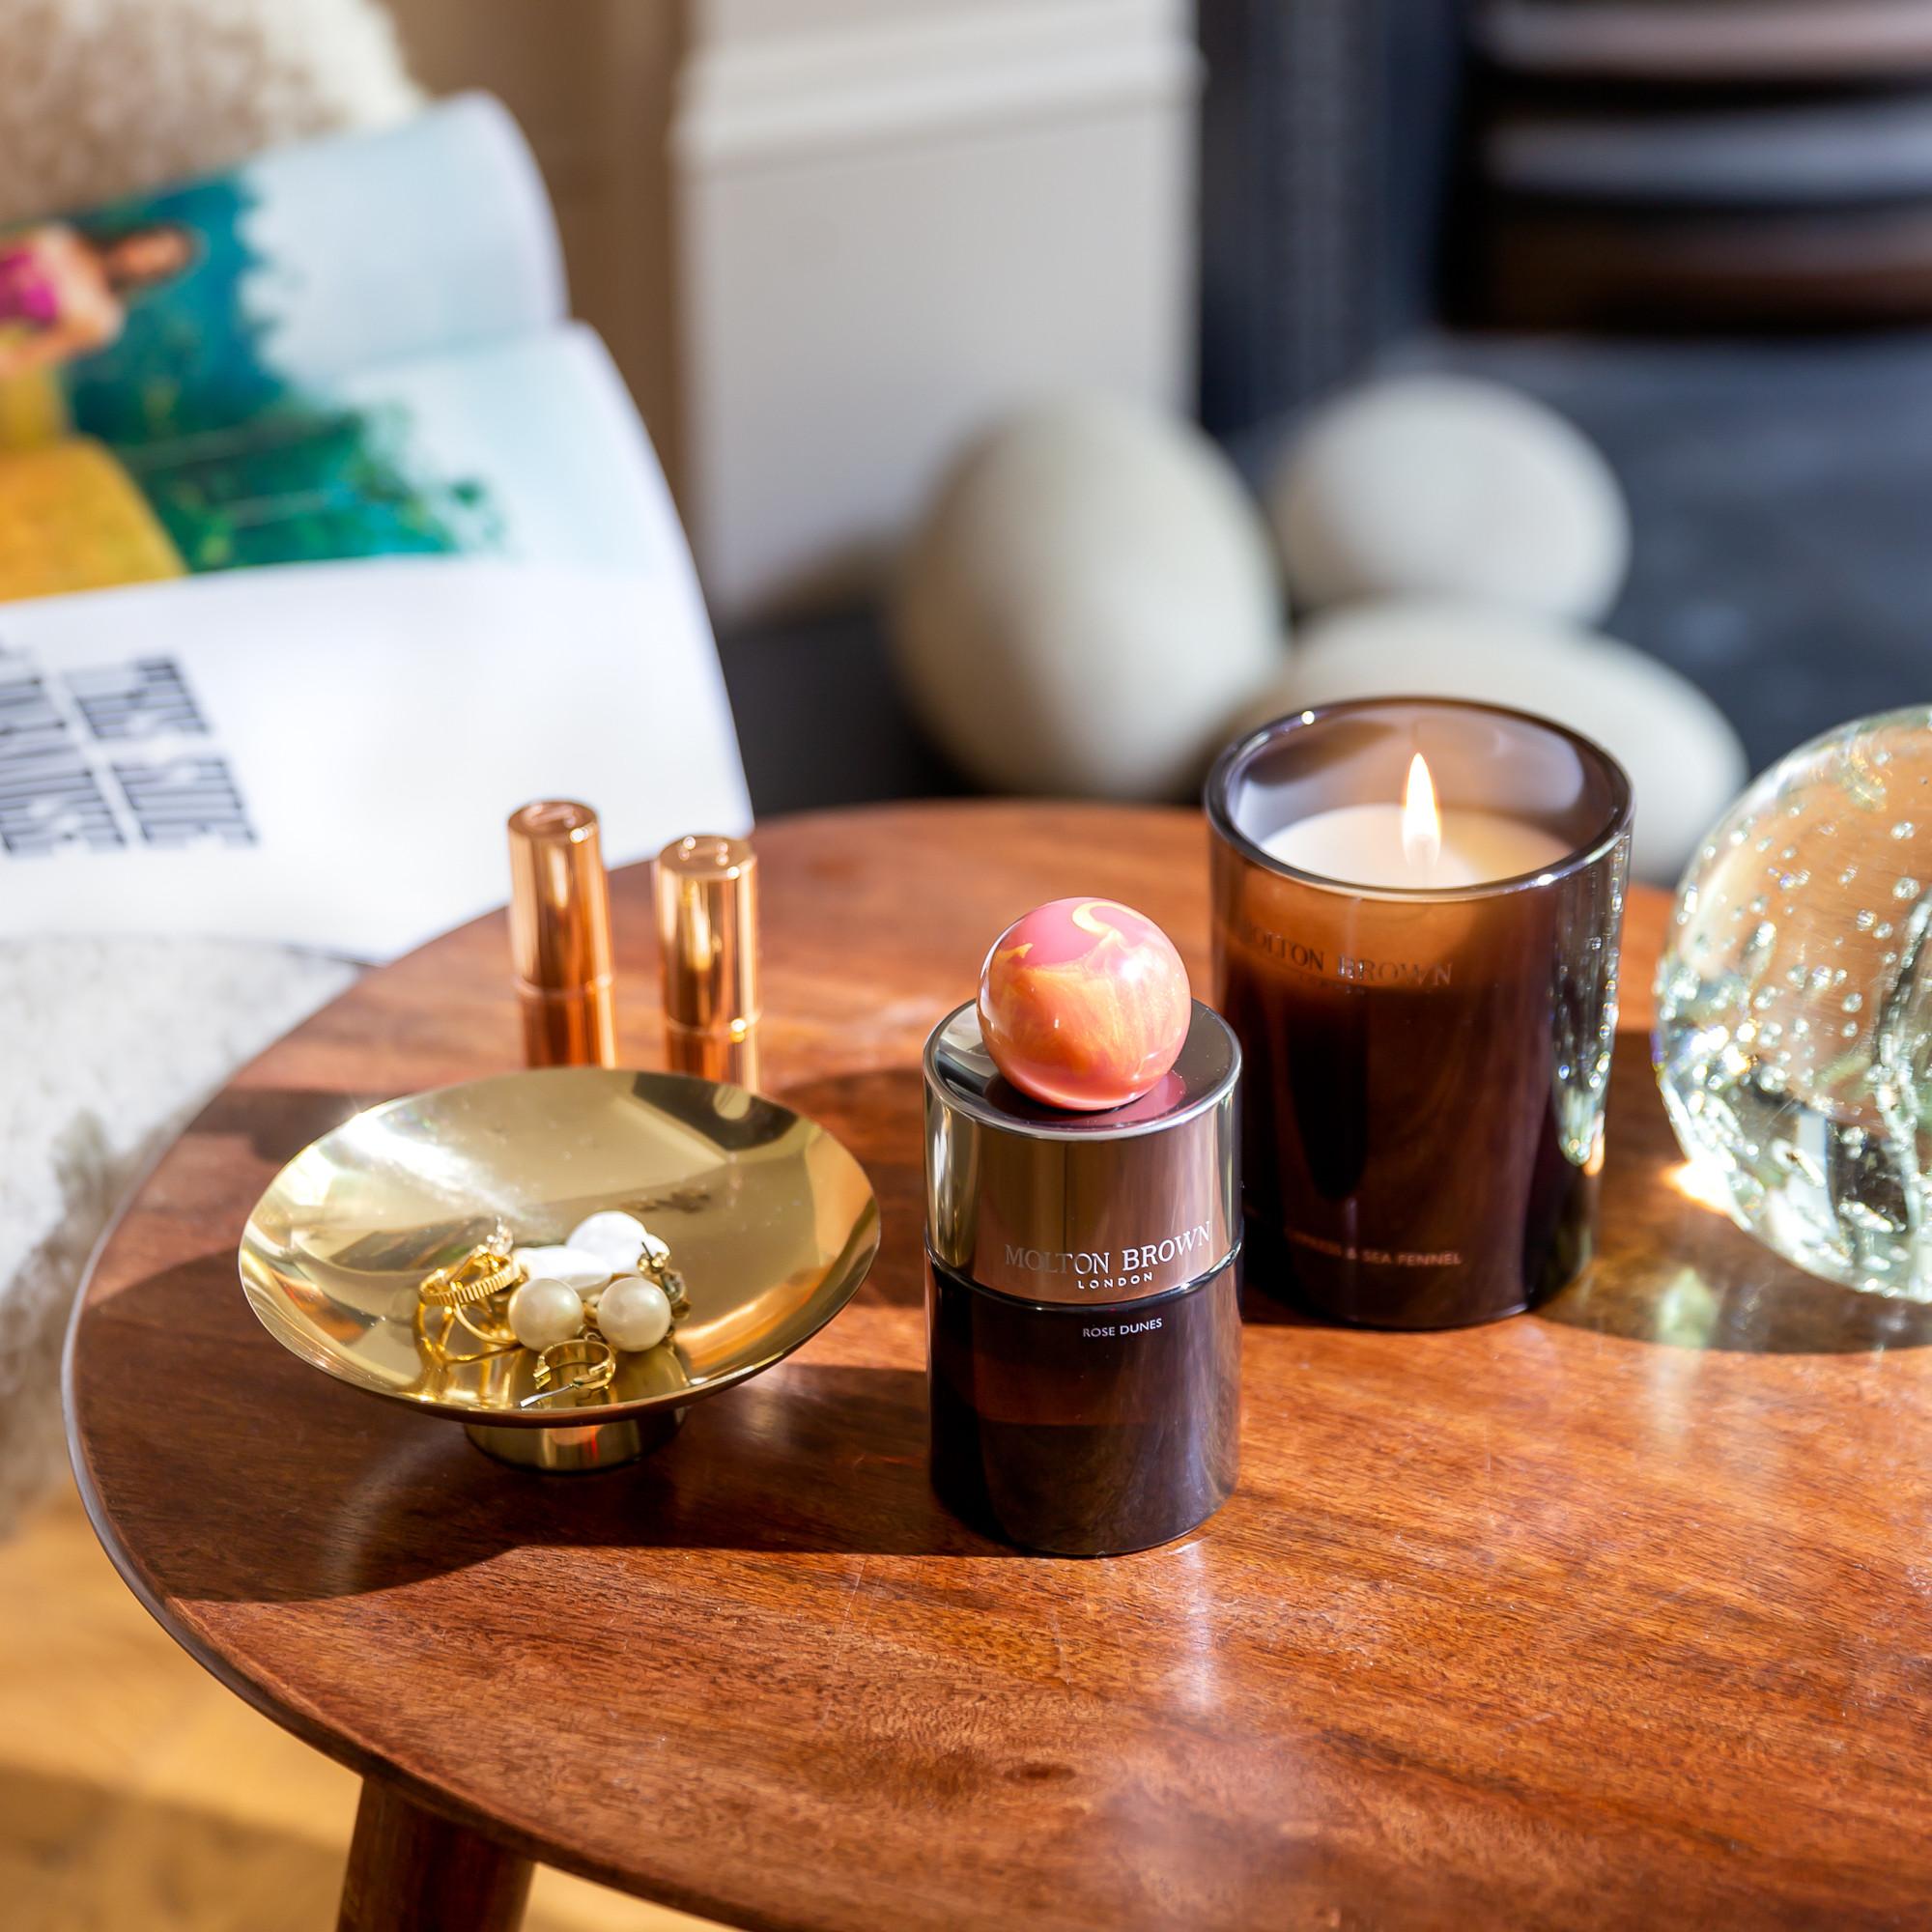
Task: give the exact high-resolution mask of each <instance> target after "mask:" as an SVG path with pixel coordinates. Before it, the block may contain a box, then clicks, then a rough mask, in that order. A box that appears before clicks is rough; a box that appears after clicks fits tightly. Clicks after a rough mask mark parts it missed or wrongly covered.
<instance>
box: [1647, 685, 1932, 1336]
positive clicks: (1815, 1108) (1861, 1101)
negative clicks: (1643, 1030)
mask: <svg viewBox="0 0 1932 1932" xmlns="http://www.w3.org/2000/svg"><path fill="white" fill-rule="evenodd" d="M1928 920H1932V712H1928V711H1927V710H1926V709H1925V708H1924V707H1922V706H1915V707H1913V708H1912V709H1910V710H1904V711H1893V712H1889V713H1886V714H1884V715H1883V716H1880V717H1876V718H1867V719H1861V720H1860V721H1858V722H1857V723H1855V724H1851V725H1842V726H1840V727H1839V728H1838V729H1836V730H1834V731H1830V732H1827V733H1826V734H1825V735H1824V736H1823V737H1821V738H1816V739H1813V740H1812V742H1811V743H1809V744H1808V745H1804V746H1801V747H1800V748H1799V749H1798V750H1797V751H1795V752H1793V753H1791V754H1790V755H1789V756H1788V757H1786V758H1784V759H1782V760H1781V761H1780V762H1779V763H1777V764H1776V765H1774V766H1773V767H1772V768H1771V770H1769V771H1768V772H1766V773H1765V774H1764V776H1763V777H1762V778H1760V779H1759V780H1758V781H1756V782H1755V783H1754V784H1753V785H1752V786H1751V787H1750V789H1749V790H1748V791H1747V792H1746V793H1745V795H1744V796H1743V797H1742V798H1741V799H1740V800H1739V801H1738V803H1737V804H1736V805H1735V806H1733V807H1732V809H1731V810H1730V811H1729V812H1728V813H1727V814H1726V816H1725V817H1724V818H1723V820H1722V821H1721V822H1720V823H1719V825H1718V826H1717V827H1716V829H1715V830H1714V831H1713V832H1712V833H1711V835H1710V836H1709V838H1707V839H1706V840H1705V842H1704V844H1703V846H1702V848H1701V849H1700V851H1699V852H1698V854H1697V857H1696V858H1695V859H1694V860H1693V861H1692V863H1691V866H1690V870H1689V871H1688V872H1686V874H1685V876H1684V880H1683V883H1682V885H1681V886H1680V887H1679V889H1678V895H1677V906H1676V913H1675V921H1674V923H1673V925H1672V927H1671V929H1670V934H1669V940H1668V944H1667V946H1666V949H1665V952H1664V954H1663V958H1662V963H1661V965H1660V967H1659V969H1658V980H1657V1010H1658V1025H1657V1033H1656V1037H1655V1041H1654V1057H1655V1060H1656V1065H1657V1076H1658V1081H1659V1084H1660V1085H1661V1087H1662V1090H1663V1098H1664V1103H1665V1105H1666V1107H1667V1108H1668V1110H1669V1114H1670V1120H1671V1124H1672V1125H1673V1126H1674V1127H1675V1128H1676V1130H1677V1137H1678V1140H1679V1141H1680V1142H1681V1143H1682V1145H1683V1148H1684V1151H1685V1152H1686V1154H1687V1155H1689V1156H1690V1160H1691V1161H1692V1163H1693V1165H1694V1166H1695V1167H1696V1168H1697V1169H1698V1170H1699V1171H1700V1172H1701V1173H1702V1174H1703V1175H1704V1176H1706V1177H1708V1179H1709V1180H1710V1181H1711V1182H1712V1183H1714V1185H1715V1188H1716V1190H1717V1192H1718V1193H1719V1198H1720V1199H1722V1200H1723V1201H1724V1202H1725V1204H1726V1205H1727V1206H1728V1208H1729V1209H1730V1212H1731V1215H1732V1218H1733V1219H1734V1220H1736V1221H1737V1223H1738V1224H1739V1226H1740V1227H1742V1228H1744V1229H1745V1230H1746V1231H1747V1232H1748V1233H1750V1234H1752V1235H1755V1236H1757V1237H1758V1238H1759V1239H1761V1240H1762V1241H1764V1242H1765V1243H1766V1244H1767V1245H1768V1246H1769V1247H1771V1248H1774V1249H1775V1250H1776V1252H1778V1253H1779V1254H1781V1255H1783V1256H1784V1257H1785V1258H1786V1259H1787V1260H1789V1261H1792V1262H1795V1263H1796V1264H1798V1265H1799V1266H1800V1267H1802V1268H1806V1269H1808V1270H1809V1271H1810V1272H1811V1273H1813V1274H1817V1275H1822V1276H1824V1277H1825V1278H1826V1279H1828V1280H1831V1281H1835V1282H1841V1283H1843V1284H1844V1285H1845V1286H1847V1287H1849V1288H1855V1289H1861V1290H1864V1291H1867V1292H1869V1293H1878V1294H1889V1295H1898V1296H1903V1297H1905V1298H1907V1299H1910V1300H1914V1301H1932V1226H1928V1212H1927V1210H1928V1205H1932V1204H1928V1199H1927V1173H1928V1165H1932V954H1928V952H1927V948H1926V944H1925V931H1926V925H1927V923H1928Z"/></svg>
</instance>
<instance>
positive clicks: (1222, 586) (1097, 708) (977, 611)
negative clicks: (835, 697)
mask: <svg viewBox="0 0 1932 1932" xmlns="http://www.w3.org/2000/svg"><path fill="white" fill-rule="evenodd" d="M893 647H894V656H895V663H896V666H897V669H898V674H899V678H900V682H901V684H902V686H903V689H904V691H905V694H906V696H907V699H908V701H909V702H910V703H911V705H912V707H913V709H914V710H915V712H916V713H917V715H918V716H919V718H920V720H921V721H922V723H923V725H925V727H926V729H927V730H928V731H929V732H930V733H931V734H932V736H933V738H934V739H935V740H936V741H937V742H938V743H939V744H940V745H941V746H943V747H944V748H945V750H946V751H947V752H949V753H951V754H952V757H953V758H955V759H956V760H957V761H958V763H959V764H960V765H961V766H962V767H963V768H964V769H965V770H966V771H967V772H968V773H970V774H971V775H972V776H973V777H974V778H976V779H978V780H979V781H980V782H981V783H984V784H987V785H990V786H993V787H996V788H999V789H1003V790H1009V791H1023V792H1040V793H1047V794H1058V795H1066V794H1074V795H1084V796H1091V797H1105V798H1168V797H1174V796H1176V795H1178V794H1179V793H1181V792H1183V791H1184V790H1185V789H1186V788H1187V787H1188V786H1190V785H1191V784H1193V783H1194V782H1195V781H1197V780H1198V778H1199V776H1200V774H1201V773H1202V771H1203V770H1204V769H1205V767H1206V764H1207V761H1208V757H1209V756H1210V755H1211V754H1212V753H1213V751H1214V748H1215V741H1216V738H1217V735H1218V731H1219V727H1220V725H1221V724H1222V723H1223V721H1224V720H1225V719H1226V718H1227V715H1228V713H1229V712H1230V711H1231V710H1232V709H1233V708H1234V707H1235V706H1236V704H1238V703H1239V702H1240V700H1241V698H1242V696H1244V695H1245V694H1246V693H1247V692H1250V691H1252V690H1253V689H1254V688H1255V686H1256V685H1257V684H1258V683H1260V682H1261V681H1262V680H1263V679H1264V678H1265V677H1267V676H1268V675H1269V673H1270V672H1271V671H1272V670H1273V669H1274V668H1276V667H1277V666H1278V664H1279V662H1280V658H1281V605H1280V592H1279V585H1278V582H1277V579H1276V574H1275V566H1274V560H1273V556H1272V554H1271V551H1270V546H1269V543H1268V538H1267V531H1266V527H1265V526H1264V522H1263V520H1262V518H1261V514H1260V512H1259V510H1258V509H1257V508H1256V506H1255V504H1254V503H1253V501H1252V500H1251V498H1250V497H1249V496H1248V493H1247V491H1246V489H1245V488H1244V486H1243V485H1242V482H1241V479H1240V477H1239V476H1238V475H1237V474H1236V471H1235V469H1234V468H1233V466H1232V465H1230V464H1229V462H1228V461H1227V459H1226V458H1225V457H1223V456H1222V455H1221V453H1220V452H1219V451H1218V450H1217V449H1216V448H1215V447H1214V446H1213V444H1212V443H1210V442H1209V441H1208V440H1207V438H1206V437H1204V436H1202V435H1201V434H1200V432H1199V431H1197V430H1195V429H1193V428H1191V427H1189V426H1188V425H1186V424H1183V423H1181V422H1179V421H1176V420H1172V419H1170V418H1167V417H1164V416H1161V415H1158V414H1155V413H1152V412H1149V411H1146V410H1141V409H1135V408H1131V407H1129V406H1128V405H1126V404H1124V403H1116V402H1108V401H1102V400H1097V399H1090V400H1078V401H1069V402H1061V403H1055V404H1050V405H1045V406H1042V407H1039V408H1036V409H1033V410H1030V411H1028V412H1025V413H1024V414H1021V415H1019V416H1016V417H1014V418H1012V419H1010V420H1009V421H1008V422H1006V423H1004V424H1003V425H1001V426H1000V427H998V428H996V429H994V430H993V431H991V432H990V433H989V434H988V435H986V436H985V437H983V438H982V439H981V440H980V441H979V442H978V443H976V444H975V445H974V446H973V447H972V448H971V449H969V450H968V451H967V453H966V454H965V455H964V456H963V457H962V458H961V459H960V461H959V462H958V463H957V464H956V465H955V466H954V468H953V469H952V472H951V474H950V475H949V476H948V477H947V478H946V480H945V482H944V483H943V484H942V485H941V487H940V490H939V493H938V495H937V497H935V499H934V501H933V503H932V505H931V507H930V509H929V510H928V512H927V513H926V516H925V518H924V520H923V523H922V525H921V526H920V528H919V529H918V531H917V532H916V534H915V535H914V537H913V540H912V543H911V545H910V548H909V550H908V553H907V556H906V560H905V568H904V576H903V581H902V583H901V586H900V591H899V595H898V597H897V600H896V604H895V611H894V617H893Z"/></svg>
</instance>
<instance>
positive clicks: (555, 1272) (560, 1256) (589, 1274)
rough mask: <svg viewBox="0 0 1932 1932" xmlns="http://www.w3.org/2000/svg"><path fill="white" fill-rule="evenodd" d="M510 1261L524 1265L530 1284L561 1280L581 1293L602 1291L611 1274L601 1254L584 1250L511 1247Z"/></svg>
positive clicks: (611, 1271) (611, 1270)
mask: <svg viewBox="0 0 1932 1932" xmlns="http://www.w3.org/2000/svg"><path fill="white" fill-rule="evenodd" d="M510 1259H511V1260H512V1261H515V1262H521V1263H522V1264H523V1269H524V1273H525V1274H526V1276H527V1277H528V1278H529V1279H530V1280H531V1281H537V1280H539V1279H541V1280H544V1281H560V1282H562V1284H563V1285H564V1287H565V1288H574V1289H576V1290H577V1291H578V1293H580V1294H588V1293H590V1292H591V1290H592V1289H598V1288H602V1287H603V1286H604V1284H605V1283H606V1282H607V1281H609V1280H610V1279H611V1274H612V1273H613V1272H614V1270H613V1269H612V1268H611V1264H609V1263H608V1262H607V1261H605V1260H604V1258H603V1257H602V1256H601V1255H593V1254H591V1253H589V1252H588V1251H587V1250H585V1249H583V1248H564V1247H557V1248H513V1249H511V1251H510Z"/></svg>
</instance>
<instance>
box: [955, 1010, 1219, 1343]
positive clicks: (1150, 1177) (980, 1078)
mask: <svg viewBox="0 0 1932 1932" xmlns="http://www.w3.org/2000/svg"><path fill="white" fill-rule="evenodd" d="M924 1067H925V1182H926V1238H927V1240H928V1242H929V1244H930V1246H931V1249H932V1253H933V1257H934V1259H935V1260H937V1261H939V1262H941V1263H943V1264H945V1265H946V1266H947V1267H949V1268H951V1269H952V1271H953V1272H954V1273H955V1274H960V1275H963V1276H965V1277H966V1278H967V1279H968V1280H970V1281H975V1282H978V1283H979V1284H980V1285H981V1286H982V1287H986V1288H992V1289H997V1290H999V1291H1001V1292H1002V1293H1007V1294H1011V1295H1016V1296H1018V1297H1020V1298H1021V1299H1023V1300H1027V1301H1034V1302H1043V1303H1044V1302H1051V1303H1070V1304H1076V1305H1083V1306H1105V1305H1108V1304H1111V1303H1116V1302H1122V1301H1134V1300H1139V1299H1141V1298H1142V1297H1144V1296H1147V1295H1151V1294H1165V1293H1168V1292H1169V1291H1171V1290H1173V1289H1176V1288H1181V1287H1185V1286H1186V1285H1187V1284H1188V1283H1190V1282H1194V1281H1198V1280H1201V1279H1202V1278H1204V1277H1205V1276H1208V1275H1209V1274H1212V1273H1214V1272H1215V1271H1216V1270H1218V1269H1219V1268H1221V1267H1223V1266H1225V1265H1226V1264H1227V1262H1228V1261H1229V1259H1230V1258H1231V1257H1232V1256H1233V1254H1234V1252H1235V1248H1236V1244H1237V1242H1238V1240H1239V1236H1240V1216H1239V1208H1238V1201H1239V1186H1238V1152H1237V1150H1238V1146H1239V1133H1238V1128H1239V1121H1238V1117H1237V1108H1238V1097H1237V1094H1238V1087H1239V1080H1240V1070H1241V1052H1240V1048H1239V1046H1238V1045H1237V1044H1236V1040H1235V1037H1234V1035H1233V1034H1232V1033H1231V1032H1230V1031H1229V1029H1228V1027H1227V1025H1226V1023H1225V1022H1224V1021H1223V1020H1222V1019H1221V1017H1220V1015H1219V1014H1217V1013H1214V1012H1212V1011H1210V1010H1209V1009H1208V1008H1207V1007H1204V1006H1202V1005H1201V1004H1200V1002H1199V1001H1196V1002H1195V1005H1194V1018H1193V1023H1192V1025H1191V1026H1190V1027H1189V1029H1188V1035H1187V1039H1186V1042H1185V1044H1184V1045H1183V1046H1182V1048H1181V1052H1180V1057H1179V1060H1177V1061H1176V1063H1175V1066H1174V1071H1173V1072H1172V1073H1170V1074H1169V1075H1168V1076H1167V1078H1166V1079H1165V1081H1163V1082H1162V1084H1161V1085H1160V1086H1159V1087H1156V1088H1155V1089H1154V1090H1153V1092H1152V1093H1151V1094H1147V1095H1145V1096H1144V1097H1143V1098H1142V1099H1140V1100H1137V1101H1135V1102H1134V1103H1133V1104H1132V1105H1131V1106H1127V1107H1120V1108H1114V1109H1111V1110H1110V1111H1108V1112H1105V1113H1099V1114H1070V1113H1065V1112H1063V1111H1061V1110H1060V1109H1057V1108H1051V1107H1043V1106H1040V1105H1038V1104H1037V1102H1034V1101H1032V1100H1029V1099H1027V1098H1026V1096H1025V1095H1023V1094H1019V1093H1017V1092H1015V1091H1014V1089H1013V1088H1011V1087H1010V1086H1009V1085H1008V1083H1007V1082H1006V1081H1005V1080H1004V1079H1002V1078H1001V1076H1000V1073H999V1070H998V1068H997V1067H995V1066H994V1065H993V1063H992V1059H991V1056H990V1055H988V1054H987V1052H986V1049H985V1046H984V1043H983V1041H982V1040H981V1038H980V1020H979V1013H978V1011H977V1009H975V1008H974V1007H973V1006H972V1005H971V1004H970V1003H969V1004H968V1005H966V1006H962V1007H960V1008H958V1009H956V1010H955V1011H953V1012H951V1013H949V1014H948V1015H947V1016H946V1018H945V1019H943V1020H942V1021H941V1022H940V1023H939V1025H938V1026H936V1027H935V1028H934V1029H933V1031H932V1034H931V1037H929V1038H928V1039H927V1041H926V1044H925V1060H924Z"/></svg>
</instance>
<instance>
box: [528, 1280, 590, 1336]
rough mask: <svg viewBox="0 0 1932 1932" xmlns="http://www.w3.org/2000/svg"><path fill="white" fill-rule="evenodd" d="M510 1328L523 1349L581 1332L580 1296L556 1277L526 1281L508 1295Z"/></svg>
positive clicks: (581, 1308) (581, 1307) (581, 1302)
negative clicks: (548, 1279) (556, 1279)
mask: <svg viewBox="0 0 1932 1932" xmlns="http://www.w3.org/2000/svg"><path fill="white" fill-rule="evenodd" d="M510 1332H511V1333H512V1334H513V1335H515V1336H516V1338H517V1340H518V1341H519V1342H521V1343H522V1344H523V1345H524V1347H525V1348H526V1349H548V1348H549V1347H550V1346H551V1344H552V1343H553V1342H568V1341H570V1340H571V1339H572V1338H573V1337H574V1336H577V1335H581V1334H582V1332H583V1297H582V1295H581V1294H579V1293H578V1292H577V1291H576V1290H575V1289H574V1288H568V1287H566V1286H565V1285H564V1284H563V1283H562V1282H560V1281H546V1280H544V1279H543V1278H541V1277H539V1278H538V1279H537V1280H535V1281H526V1282H525V1283H524V1285H523V1287H521V1288H520V1289H518V1291H517V1292H516V1293H514V1294H513V1295H511V1297H510Z"/></svg>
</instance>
